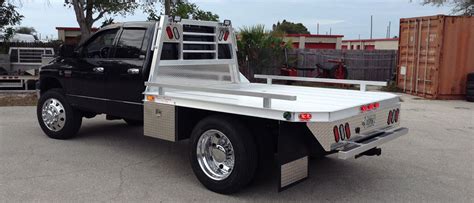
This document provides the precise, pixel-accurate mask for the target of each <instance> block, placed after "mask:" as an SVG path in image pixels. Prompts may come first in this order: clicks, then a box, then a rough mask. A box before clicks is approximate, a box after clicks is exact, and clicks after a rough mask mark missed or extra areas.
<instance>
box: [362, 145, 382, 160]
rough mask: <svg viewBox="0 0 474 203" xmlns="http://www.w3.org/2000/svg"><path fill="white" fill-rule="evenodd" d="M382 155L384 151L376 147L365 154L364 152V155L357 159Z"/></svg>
mask: <svg viewBox="0 0 474 203" xmlns="http://www.w3.org/2000/svg"><path fill="white" fill-rule="evenodd" d="M381 154H382V149H380V148H377V147H374V148H372V149H369V150H367V151H365V152H362V153H360V154H358V155H356V156H355V158H356V159H357V158H359V157H361V156H380V155H381Z"/></svg>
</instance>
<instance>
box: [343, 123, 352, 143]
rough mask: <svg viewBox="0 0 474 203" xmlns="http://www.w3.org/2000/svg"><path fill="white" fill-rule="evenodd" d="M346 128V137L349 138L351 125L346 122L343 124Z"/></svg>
mask: <svg viewBox="0 0 474 203" xmlns="http://www.w3.org/2000/svg"><path fill="white" fill-rule="evenodd" d="M344 127H345V128H346V138H347V139H350V138H351V127H350V126H349V123H346V125H345V126H344Z"/></svg>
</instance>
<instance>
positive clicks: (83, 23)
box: [71, 0, 93, 43]
mask: <svg viewBox="0 0 474 203" xmlns="http://www.w3.org/2000/svg"><path fill="white" fill-rule="evenodd" d="M71 4H72V6H73V8H74V12H75V14H76V21H77V23H78V24H79V28H80V29H81V40H80V41H79V43H83V42H84V41H85V40H86V39H87V38H89V37H90V36H91V33H92V24H93V20H92V5H91V4H92V1H87V5H86V2H84V0H72V1H71ZM84 6H85V7H86V8H85V9H84ZM84 11H85V12H86V14H84Z"/></svg>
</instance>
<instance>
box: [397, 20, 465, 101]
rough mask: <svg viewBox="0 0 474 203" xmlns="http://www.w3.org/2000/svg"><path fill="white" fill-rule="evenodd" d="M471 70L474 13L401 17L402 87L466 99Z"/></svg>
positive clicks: (399, 77)
mask: <svg viewBox="0 0 474 203" xmlns="http://www.w3.org/2000/svg"><path fill="white" fill-rule="evenodd" d="M470 72H474V17H472V16H471V17H469V16H444V15H438V16H428V17H417V18H402V19H400V40H399V57H398V71H397V84H398V87H399V88H400V89H402V90H403V91H404V92H406V93H410V94H413V95H418V96H423V97H425V98H431V99H463V98H464V97H465V94H466V80H467V79H466V78H467V74H468V73H470Z"/></svg>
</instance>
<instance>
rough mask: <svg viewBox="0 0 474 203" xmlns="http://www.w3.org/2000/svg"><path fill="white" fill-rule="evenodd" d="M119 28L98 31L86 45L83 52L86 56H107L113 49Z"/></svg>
mask: <svg viewBox="0 0 474 203" xmlns="http://www.w3.org/2000/svg"><path fill="white" fill-rule="evenodd" d="M116 34H117V29H115V30H106V31H103V32H100V33H98V34H97V35H96V36H94V38H93V39H92V40H91V41H89V42H88V43H87V45H85V46H84V48H83V50H82V54H83V56H84V57H86V58H107V57H108V56H109V52H110V50H111V49H112V46H113V43H114V38H115V35H116Z"/></svg>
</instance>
